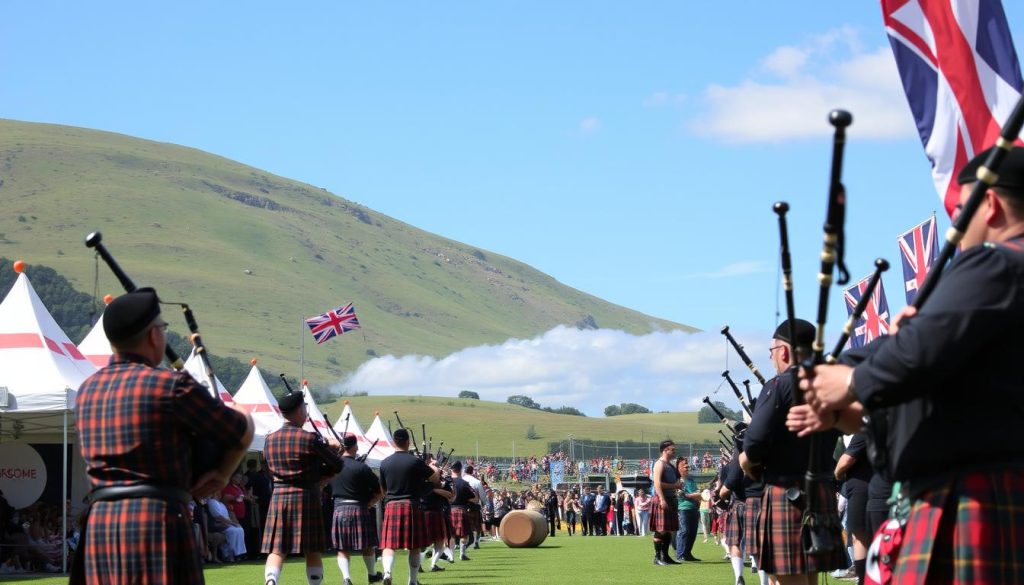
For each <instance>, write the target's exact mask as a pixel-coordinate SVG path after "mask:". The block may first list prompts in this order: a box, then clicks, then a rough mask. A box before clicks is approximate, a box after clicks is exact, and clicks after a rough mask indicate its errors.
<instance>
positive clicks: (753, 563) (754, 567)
mask: <svg viewBox="0 0 1024 585" xmlns="http://www.w3.org/2000/svg"><path fill="white" fill-rule="evenodd" d="M750 570H751V571H753V572H755V573H756V572H757V559H755V558H754V555H750Z"/></svg>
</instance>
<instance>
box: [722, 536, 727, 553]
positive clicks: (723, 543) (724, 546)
mask: <svg viewBox="0 0 1024 585" xmlns="http://www.w3.org/2000/svg"><path fill="white" fill-rule="evenodd" d="M722 548H724V549H725V554H729V543H727V542H725V538H724V537H723V538H722Z"/></svg>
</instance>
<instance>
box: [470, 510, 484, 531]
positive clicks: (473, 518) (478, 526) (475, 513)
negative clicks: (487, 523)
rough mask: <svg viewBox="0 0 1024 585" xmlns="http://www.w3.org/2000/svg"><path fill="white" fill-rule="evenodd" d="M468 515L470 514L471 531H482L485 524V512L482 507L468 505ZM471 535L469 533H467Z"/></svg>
mask: <svg viewBox="0 0 1024 585" xmlns="http://www.w3.org/2000/svg"><path fill="white" fill-rule="evenodd" d="M466 515H467V516H469V527H470V533H472V532H482V530H483V525H484V514H483V510H481V509H480V508H474V507H472V506H466ZM466 536H469V534H466Z"/></svg>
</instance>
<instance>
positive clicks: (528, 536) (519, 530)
mask: <svg viewBox="0 0 1024 585" xmlns="http://www.w3.org/2000/svg"><path fill="white" fill-rule="evenodd" d="M498 530H499V531H500V532H501V539H502V540H503V541H505V544H506V545H508V546H509V547H511V548H533V547H535V546H538V545H540V543H542V542H544V539H545V538H547V537H548V522H547V520H545V519H544V516H543V515H542V514H540V513H539V512H531V511H529V510H512V511H511V512H509V513H508V514H505V517H504V518H502V519H501V526H500V527H499V528H498Z"/></svg>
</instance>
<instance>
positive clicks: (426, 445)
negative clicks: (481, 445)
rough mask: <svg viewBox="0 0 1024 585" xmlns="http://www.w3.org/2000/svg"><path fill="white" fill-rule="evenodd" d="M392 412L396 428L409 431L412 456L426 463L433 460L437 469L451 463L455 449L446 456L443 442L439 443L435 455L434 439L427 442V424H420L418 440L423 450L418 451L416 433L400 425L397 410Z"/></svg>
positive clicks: (400, 420)
mask: <svg viewBox="0 0 1024 585" xmlns="http://www.w3.org/2000/svg"><path fill="white" fill-rule="evenodd" d="M392 412H394V414H395V421H396V422H397V423H398V427H399V428H402V429H405V430H407V431H409V441H410V444H411V445H412V451H413V454H414V455H416V456H417V457H419V458H420V459H422V460H423V461H427V460H428V459H433V460H434V463H435V464H436V465H437V466H438V467H444V466H445V465H446V464H448V463H449V462H450V461H451V458H452V453H454V452H455V448H454V447H452V449H451V450H450V451H449V452H448V454H447V455H445V453H444V441H441V442H440V444H439V445H438V446H437V453H436V454H434V453H433V450H434V437H430V439H429V441H428V440H427V424H426V423H421V424H420V438H421V439H422V446H423V449H422V450H420V449H419V447H417V443H416V431H414V430H412V428H410V427H407V426H405V424H403V423H402V418H401V417H400V416H398V411H397V410H395V411H392Z"/></svg>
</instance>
